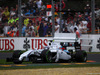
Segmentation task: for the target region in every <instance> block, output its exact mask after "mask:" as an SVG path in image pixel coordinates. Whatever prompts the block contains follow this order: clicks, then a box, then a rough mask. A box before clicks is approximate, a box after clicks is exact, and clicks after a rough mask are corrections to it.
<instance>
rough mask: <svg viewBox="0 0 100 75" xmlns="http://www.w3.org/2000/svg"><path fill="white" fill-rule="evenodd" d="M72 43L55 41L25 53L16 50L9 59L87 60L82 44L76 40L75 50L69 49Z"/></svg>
mask: <svg viewBox="0 0 100 75" xmlns="http://www.w3.org/2000/svg"><path fill="white" fill-rule="evenodd" d="M69 46H70V43H63V42H61V43H55V42H50V43H49V46H46V47H44V49H40V50H37V49H35V50H28V51H26V52H24V53H22V52H21V50H16V51H14V53H13V55H12V57H11V58H7V61H13V62H14V63H15V64H21V63H22V62H23V61H31V62H32V63H37V62H44V63H52V62H53V63H54V62H86V61H87V53H86V52H85V51H84V50H81V46H80V44H79V43H78V42H74V44H73V45H71V46H73V47H74V48H75V51H74V50H72V49H69V50H68V49H67V48H68V47H69Z"/></svg>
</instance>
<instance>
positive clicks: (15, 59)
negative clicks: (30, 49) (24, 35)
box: [12, 50, 22, 64]
mask: <svg viewBox="0 0 100 75" xmlns="http://www.w3.org/2000/svg"><path fill="white" fill-rule="evenodd" d="M21 54H22V52H21V50H16V51H14V53H13V55H12V58H13V63H14V64H21V63H22V61H19V57H20V55H21Z"/></svg>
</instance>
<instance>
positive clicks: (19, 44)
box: [0, 35, 100, 52]
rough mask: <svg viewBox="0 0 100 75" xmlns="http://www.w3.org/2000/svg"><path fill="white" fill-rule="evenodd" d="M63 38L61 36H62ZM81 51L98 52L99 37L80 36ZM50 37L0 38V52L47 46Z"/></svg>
mask: <svg viewBox="0 0 100 75" xmlns="http://www.w3.org/2000/svg"><path fill="white" fill-rule="evenodd" d="M62 37H63V36H62ZM81 38H82V45H83V46H82V49H83V50H86V51H87V52H89V51H90V52H100V35H82V37H81ZM50 40H53V38H52V37H44V38H41V37H39V38H37V37H27V38H26V37H13V38H11V37H9V38H8V37H7V38H0V51H4V50H6V51H7V50H30V49H32V50H34V49H42V48H43V47H45V46H47V45H48V43H49V42H50Z"/></svg>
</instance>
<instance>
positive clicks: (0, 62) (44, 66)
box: [0, 59, 100, 70]
mask: <svg viewBox="0 0 100 75" xmlns="http://www.w3.org/2000/svg"><path fill="white" fill-rule="evenodd" d="M0 65H11V67H1V66H0V70H8V69H41V68H42V69H47V68H70V67H73V68H74V67H100V63H87V64H84V63H83V64H75V63H71V64H69V65H67V64H66V65H63V64H59V63H53V64H52V63H48V64H45V63H37V64H32V63H31V62H23V63H22V64H20V65H26V66H19V67H18V66H15V65H16V64H14V63H13V62H6V60H4V59H2V60H0Z"/></svg>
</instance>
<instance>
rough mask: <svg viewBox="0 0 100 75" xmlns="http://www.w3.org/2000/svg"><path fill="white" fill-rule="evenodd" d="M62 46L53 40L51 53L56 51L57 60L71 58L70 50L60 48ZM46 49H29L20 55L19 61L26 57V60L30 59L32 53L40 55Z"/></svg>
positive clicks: (50, 48) (50, 47)
mask: <svg viewBox="0 0 100 75" xmlns="http://www.w3.org/2000/svg"><path fill="white" fill-rule="evenodd" d="M60 47H61V45H60V44H59V43H55V42H52V43H51V45H50V46H49V50H50V52H51V53H56V55H55V57H54V58H55V62H58V61H59V59H63V60H69V59H71V56H70V55H68V54H67V53H66V52H68V51H67V50H64V51H63V50H62V49H59V48H60ZM43 50H44V49H40V50H37V49H35V50H28V51H26V52H24V53H23V54H21V55H20V57H19V61H22V60H23V59H24V58H26V61H28V60H29V58H28V56H29V55H31V54H35V55H37V56H40V54H41V52H42V51H43Z"/></svg>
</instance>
